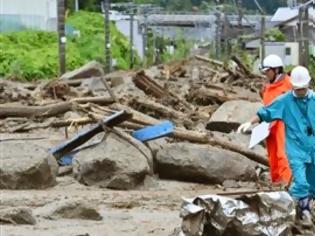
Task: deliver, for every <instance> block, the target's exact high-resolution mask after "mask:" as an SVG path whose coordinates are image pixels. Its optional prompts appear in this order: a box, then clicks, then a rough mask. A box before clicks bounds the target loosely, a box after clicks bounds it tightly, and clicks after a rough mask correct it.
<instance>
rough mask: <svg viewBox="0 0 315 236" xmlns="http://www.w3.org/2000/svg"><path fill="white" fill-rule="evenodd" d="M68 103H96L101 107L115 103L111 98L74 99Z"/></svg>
mask: <svg viewBox="0 0 315 236" xmlns="http://www.w3.org/2000/svg"><path fill="white" fill-rule="evenodd" d="M70 101H71V102H76V103H96V104H101V105H109V104H112V103H114V102H115V101H114V100H113V99H112V98H109V97H107V96H99V97H82V98H74V99H72V100H70Z"/></svg>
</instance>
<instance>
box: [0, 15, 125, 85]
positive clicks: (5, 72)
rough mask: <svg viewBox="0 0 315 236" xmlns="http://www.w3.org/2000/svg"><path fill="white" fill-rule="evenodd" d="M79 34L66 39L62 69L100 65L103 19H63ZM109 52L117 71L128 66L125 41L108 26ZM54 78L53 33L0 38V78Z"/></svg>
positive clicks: (34, 33)
mask: <svg viewBox="0 0 315 236" xmlns="http://www.w3.org/2000/svg"><path fill="white" fill-rule="evenodd" d="M67 24H69V25H71V26H73V27H74V28H75V29H77V30H80V37H76V38H74V37H68V40H67V44H66V68H67V70H73V69H75V68H77V67H79V66H81V65H83V64H85V63H87V62H88V61H91V60H97V61H99V62H101V63H104V44H105V39H104V18H103V16H102V15H101V14H99V13H91V12H84V11H80V12H77V13H75V14H73V15H71V16H70V17H69V18H68V19H67ZM110 31H111V52H112V57H113V58H115V59H116V60H117V68H118V69H127V68H128V66H129V56H128V55H129V43H128V40H127V39H126V38H125V37H124V36H123V35H122V34H121V33H120V32H119V31H118V30H117V29H116V27H115V25H114V24H113V23H111V25H110ZM57 75H58V45H57V33H55V32H42V31H34V30H27V31H20V32H10V33H5V34H0V76H7V77H11V78H16V79H27V80H33V79H42V78H52V77H56V76H57Z"/></svg>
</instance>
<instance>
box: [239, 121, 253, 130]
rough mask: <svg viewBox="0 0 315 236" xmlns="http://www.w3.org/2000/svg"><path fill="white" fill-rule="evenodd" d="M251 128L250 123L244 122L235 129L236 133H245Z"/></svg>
mask: <svg viewBox="0 0 315 236" xmlns="http://www.w3.org/2000/svg"><path fill="white" fill-rule="evenodd" d="M251 126H252V123H251V122H246V123H244V124H241V125H240V127H238V129H237V133H245V132H247V131H248V130H249V129H250V127H251Z"/></svg>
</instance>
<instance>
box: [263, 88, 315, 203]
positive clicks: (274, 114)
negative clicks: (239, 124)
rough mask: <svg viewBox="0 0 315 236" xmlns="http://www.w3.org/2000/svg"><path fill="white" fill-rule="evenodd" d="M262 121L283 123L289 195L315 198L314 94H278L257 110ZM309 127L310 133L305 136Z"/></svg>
mask: <svg viewBox="0 0 315 236" xmlns="http://www.w3.org/2000/svg"><path fill="white" fill-rule="evenodd" d="M257 115H258V116H259V117H260V119H261V120H262V121H266V122H271V121H273V120H277V119H281V120H282V121H283V122H284V124H285V134H286V140H285V142H286V153H287V157H288V160H289V163H290V167H291V170H292V174H293V180H292V184H291V186H290V189H289V192H290V194H291V195H292V196H293V197H294V198H296V199H301V198H304V197H308V196H312V197H315V93H314V92H313V91H311V90H310V91H309V93H308V95H307V96H306V97H305V98H296V97H294V96H293V93H292V92H291V91H290V92H287V93H286V94H284V95H282V96H280V97H278V98H277V99H276V100H275V101H274V102H273V103H271V104H270V105H269V106H266V107H263V108H261V109H259V110H258V112H257ZM308 127H311V128H312V131H313V135H308V133H307V129H309V128H308Z"/></svg>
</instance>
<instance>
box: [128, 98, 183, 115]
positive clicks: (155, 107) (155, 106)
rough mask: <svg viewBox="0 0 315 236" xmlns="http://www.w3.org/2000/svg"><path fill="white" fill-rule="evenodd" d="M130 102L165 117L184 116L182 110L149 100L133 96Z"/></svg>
mask: <svg viewBox="0 0 315 236" xmlns="http://www.w3.org/2000/svg"><path fill="white" fill-rule="evenodd" d="M132 104H133V105H135V106H138V107H139V106H140V107H143V108H145V109H147V110H149V111H154V112H155V113H157V114H159V115H162V116H163V117H165V118H175V119H183V118H184V117H185V114H184V113H182V112H179V111H175V110H174V109H172V108H169V107H167V106H164V105H162V104H160V103H157V102H154V101H150V100H142V99H140V98H137V99H136V98H135V99H133V101H132Z"/></svg>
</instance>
